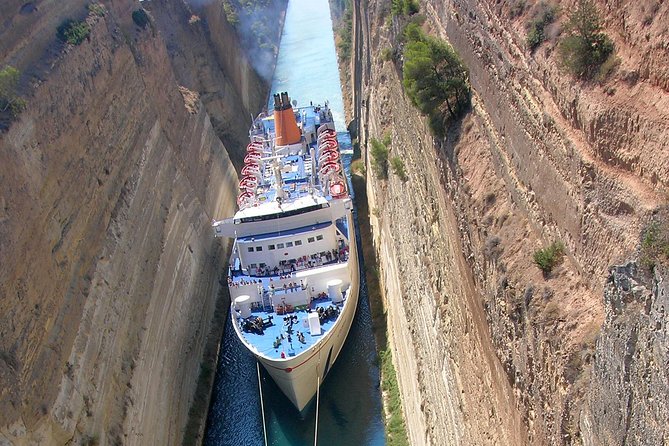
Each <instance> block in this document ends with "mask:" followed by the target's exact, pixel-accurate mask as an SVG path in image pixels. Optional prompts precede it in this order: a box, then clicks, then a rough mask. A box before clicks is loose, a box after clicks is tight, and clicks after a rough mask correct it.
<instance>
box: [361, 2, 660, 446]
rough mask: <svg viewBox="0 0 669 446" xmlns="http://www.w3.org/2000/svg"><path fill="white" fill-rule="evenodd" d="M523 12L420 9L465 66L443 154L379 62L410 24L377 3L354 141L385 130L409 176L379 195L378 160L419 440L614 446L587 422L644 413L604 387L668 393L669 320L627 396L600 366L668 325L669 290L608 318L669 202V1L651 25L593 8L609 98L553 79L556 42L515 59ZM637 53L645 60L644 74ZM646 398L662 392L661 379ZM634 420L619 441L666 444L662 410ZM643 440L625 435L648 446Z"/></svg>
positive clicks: (391, 70) (505, 6) (595, 88)
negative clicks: (646, 379)
mask: <svg viewBox="0 0 669 446" xmlns="http://www.w3.org/2000/svg"><path fill="white" fill-rule="evenodd" d="M518 3H522V5H523V7H524V8H525V9H524V12H521V15H520V16H518V15H517V14H516V15H512V14H510V10H511V9H512V7H513V6H514V5H513V4H509V3H504V2H501V3H500V2H497V3H493V2H486V1H474V2H459V1H454V2H439V1H424V2H421V12H422V13H424V14H425V16H426V18H427V21H426V23H425V25H424V27H425V28H426V29H428V30H429V31H430V32H431V33H432V34H434V35H437V36H440V37H442V38H445V39H447V40H449V41H450V42H451V44H452V45H453V46H454V48H455V49H456V50H457V51H458V52H459V53H460V55H461V56H462V58H463V59H464V61H465V63H466V65H467V66H468V67H469V70H470V77H471V84H472V87H473V89H474V97H473V109H472V112H471V113H470V114H469V115H468V116H467V117H465V118H464V119H463V120H461V121H460V122H458V123H456V124H455V125H453V126H452V128H451V129H450V131H449V135H448V137H447V138H445V139H444V140H443V141H441V140H436V141H435V140H434V139H433V137H432V136H431V135H430V133H429V131H428V129H427V126H426V125H425V122H424V119H423V118H422V117H421V116H420V115H419V114H418V112H417V111H416V110H415V109H414V108H413V106H412V105H411V104H410V102H409V100H408V99H407V98H406V96H405V95H404V93H403V91H402V90H403V89H402V84H401V76H402V74H401V69H402V67H401V59H398V60H395V61H384V60H382V59H381V57H378V55H381V54H382V52H383V50H384V49H386V48H393V47H395V48H398V47H399V44H398V36H399V34H400V33H401V29H402V26H403V24H404V23H406V21H405V20H406V19H402V18H399V17H396V18H389V16H390V11H389V6H388V5H387V3H386V2H381V1H370V2H368V3H367V4H366V5H362V6H361V5H357V6H359V8H358V10H357V11H356V14H354V19H355V20H354V22H355V23H354V34H355V54H356V57H355V58H356V67H355V69H354V70H353V74H354V82H353V84H354V88H355V91H354V94H353V101H354V114H355V115H356V119H357V120H358V121H359V122H360V131H361V138H360V139H361V145H369V140H370V138H372V137H376V138H378V139H381V137H382V136H383V135H384V134H389V135H390V137H391V139H392V144H391V145H390V155H389V157H395V156H398V157H400V159H401V160H402V162H403V164H404V166H405V169H406V171H407V174H408V177H409V180H408V181H406V182H403V181H402V180H401V178H400V177H399V176H397V175H394V174H393V173H392V172H391V173H390V177H389V179H388V180H387V181H385V180H379V179H378V178H376V177H375V176H374V174H373V170H372V166H371V160H370V159H369V157H368V159H367V172H368V173H367V177H368V196H369V199H370V209H375V210H374V211H373V212H372V214H373V216H372V224H373V225H374V227H375V234H376V245H377V250H378V251H379V252H380V255H379V259H381V265H380V267H381V270H382V272H383V274H382V276H383V277H384V278H385V284H386V298H387V299H388V301H389V308H390V309H389V319H390V321H391V327H392V331H393V332H392V333H391V336H392V338H393V345H394V352H395V356H394V357H395V360H396V361H397V363H398V374H399V380H400V384H401V388H402V392H403V396H404V400H405V415H406V417H407V419H408V423H407V425H408V427H409V430H410V436H411V438H412V443H413V444H435V445H436V444H477V445H479V444H523V443H525V442H528V443H531V444H563V443H566V444H572V443H575V444H579V443H581V442H583V443H587V444H609V443H607V442H606V441H604V443H600V441H603V440H598V439H603V438H616V439H620V438H623V437H625V436H626V435H627V431H626V432H622V433H620V432H615V433H611V436H610V437H607V435H608V434H606V435H605V432H609V430H611V429H612V424H613V423H612V422H611V421H610V420H609V419H607V417H606V416H604V415H603V413H602V411H601V410H600V409H595V408H600V407H602V406H601V404H602V402H604V401H606V404H607V406H606V407H607V408H609V409H610V410H613V411H617V413H620V411H622V410H624V407H625V401H633V400H634V401H636V400H635V399H634V398H632V399H629V398H627V399H626V397H624V396H623V395H622V394H618V395H615V394H612V393H611V392H607V391H604V390H603V389H605V388H611V389H615V390H616V391H619V392H622V391H623V389H627V390H625V392H627V393H625V394H630V390H629V389H633V388H635V387H642V384H641V383H640V382H639V381H635V379H638V378H639V377H640V376H642V375H643V373H644V371H645V373H651V374H652V373H660V377H659V378H658V379H659V382H660V383H661V382H663V381H662V380H663V379H665V378H663V376H665V375H663V374H662V373H661V370H660V368H659V367H658V366H654V365H649V366H647V365H648V364H662V363H663V361H665V360H666V358H664V359H663V356H662V353H661V350H652V349H651V350H649V348H651V347H649V346H653V345H664V344H662V342H664V341H663V340H662V339H663V338H662V337H661V335H660V333H662V330H664V328H663V327H664V326H665V325H666V324H665V325H662V324H660V326H659V327H660V328H658V329H657V332H656V333H648V334H647V335H645V336H647V337H646V338H644V342H643V343H639V350H638V351H637V350H634V349H632V351H633V352H634V354H631V355H630V356H629V361H631V363H633V364H636V365H633V366H632V368H633V369H634V370H638V371H639V372H638V373H637V372H636V371H635V372H633V373H630V374H627V375H625V376H626V378H625V381H624V382H618V381H617V379H618V377H616V374H615V373H614V372H613V371H611V370H609V371H605V370H603V368H604V367H613V369H614V370H620V367H621V364H620V363H619V362H616V360H615V359H614V356H611V355H610V354H607V355H605V356H603V355H602V353H603V352H604V351H606V349H607V347H606V346H607V345H612V344H615V345H620V343H622V345H625V342H627V341H629V342H631V343H634V341H633V339H634V336H636V334H635V333H636V329H635V328H633V327H635V325H634V324H635V323H637V322H633V321H636V320H638V319H639V318H640V320H644V319H643V318H644V317H651V318H657V316H648V315H649V314H650V313H649V312H650V311H651V310H650V308H655V307H654V305H656V304H655V303H651V302H655V301H656V300H657V301H658V302H660V301H661V300H662V297H661V295H662V293H659V294H658V296H660V297H656V298H653V299H649V300H648V301H647V302H648V304H647V306H646V307H647V308H648V310H647V311H645V312H642V313H641V314H637V313H638V308H637V307H635V306H631V307H630V308H629V309H627V310H623V311H629V312H630V313H629V314H628V315H627V316H625V318H626V319H627V318H629V319H630V321H631V322H629V324H628V325H626V326H622V325H621V324H619V323H614V321H613V319H612V318H611V317H608V316H606V315H609V314H610V312H611V311H613V310H612V308H614V307H615V305H613V304H612V303H611V302H613V301H614V300H615V299H610V298H607V299H606V300H605V299H603V298H602V295H603V291H604V284H605V283H606V281H607V276H608V269H609V266H610V265H611V264H613V263H615V262H620V261H622V260H624V259H627V258H630V257H632V256H634V250H635V248H636V246H637V245H638V241H639V237H640V232H641V230H642V228H643V226H644V225H645V224H646V222H647V221H648V219H649V218H650V216H651V215H652V214H653V212H654V210H655V209H657V208H658V207H660V206H662V205H663V204H664V203H666V193H667V187H668V186H669V184H668V182H667V181H668V180H669V177H667V172H669V170H667V163H668V162H669V158H668V157H667V156H666V153H667V144H668V143H667V135H669V116H668V115H667V110H669V108H668V107H666V105H667V101H668V100H669V95H667V91H666V86H665V83H664V81H663V79H665V78H666V65H665V64H662V63H657V62H655V61H657V60H663V59H662V58H664V57H666V48H664V47H663V46H662V45H660V44H659V43H658V42H660V41H661V39H662V36H664V33H666V32H667V31H666V29H663V28H662V26H661V24H660V23H659V22H658V20H660V19H661V17H665V16H666V14H667V11H666V10H667V8H666V5H659V6H658V7H657V8H654V11H655V12H654V15H653V16H652V17H655V19H652V17H651V20H650V25H644V26H641V25H638V24H634V25H631V24H630V23H627V22H625V20H622V19H620V17H618V16H617V15H616V14H617V13H614V12H611V13H609V12H607V11H608V10H607V9H605V8H604V7H602V8H601V10H602V12H603V13H605V14H606V15H605V19H606V20H605V22H606V24H607V26H608V28H607V29H608V30H609V32H610V34H611V35H613V38H614V40H615V42H616V45H617V47H618V55H619V57H620V59H621V62H620V66H619V68H618V69H617V71H615V72H614V74H613V76H612V77H610V78H609V79H608V80H607V81H606V82H605V83H603V84H601V85H598V84H588V83H580V82H575V81H574V80H573V79H572V78H571V77H570V76H568V75H567V74H565V73H563V72H561V71H560V70H559V68H558V67H557V65H558V64H557V63H556V59H555V57H556V56H555V51H554V50H555V40H554V39H553V40H550V41H549V42H548V43H546V44H544V45H543V46H542V47H540V49H539V50H538V51H537V52H536V53H535V54H534V55H532V54H531V53H530V52H529V51H527V50H526V49H525V48H524V39H525V35H524V34H525V26H524V22H523V21H524V20H526V18H527V17H529V16H530V15H531V7H532V5H527V4H526V3H525V2H518ZM561 6H562V8H563V10H567V9H568V8H570V7H571V5H570V4H566V3H565V4H562V5H561ZM651 7H652V5H645V6H643V8H645V9H646V10H647V11H648V10H650V9H653V8H651ZM621 8H623V9H625V8H626V6H625V7H622V6H621ZM635 8H637V6H635ZM613 10H614V8H611V11H613ZM625 10H626V9H625ZM403 20H404V21H403ZM621 20H622V21H623V22H624V23H626V25H625V24H623V25H621V24H620V22H621ZM623 26H624V30H625V32H626V33H627V34H625V33H623V32H622V31H621V29H623V28H620V27H623ZM639 28H641V29H639ZM618 33H620V34H618ZM640 33H643V35H647V36H648V37H647V38H646V37H644V38H638V37H639V35H640ZM644 41H645V42H644ZM640 54H651V55H652V58H650V61H649V60H647V59H644V61H643V62H641V60H640V58H639V55H640ZM632 55H633V56H632ZM628 56H629V57H628ZM553 240H560V241H562V242H563V243H564V244H565V245H566V247H567V256H566V258H565V260H564V262H563V263H562V264H561V265H559V266H558V267H557V268H556V269H555V270H554V271H553V272H552V273H551V274H550V275H549V277H547V278H545V277H543V276H542V274H541V272H540V271H539V270H538V269H537V268H536V267H535V266H534V265H533V261H532V256H533V252H534V251H535V250H536V249H538V248H540V247H542V246H546V245H547V244H548V243H550V242H551V241H553ZM657 280H659V281H660V282H661V278H660V279H657ZM646 288H647V289H648V290H650V289H652V288H653V282H652V281H651V280H648V279H646ZM612 292H613V291H609V293H612ZM616 311H617V310H616ZM635 312H637V313H635ZM634 314H637V315H636V316H634ZM605 320H606V321H608V322H606V324H605V326H604V328H601V327H602V324H603V323H604V322H605ZM637 326H639V325H637ZM598 336H599V340H598ZM658 343H659V344H658ZM630 345H631V344H630ZM634 345H636V344H634ZM654 348H656V349H657V347H654ZM649 358H652V359H649ZM637 361H641V362H640V363H638V364H637ZM593 362H594V364H595V365H594V371H593ZM622 367H623V369H625V368H629V367H630V363H629V362H628V363H627V364H626V365H622ZM416 376H418V377H419V380H418V381H416V379H415V377H416ZM644 388H652V389H653V392H659V393H660V394H663V395H665V396H666V395H667V392H669V389H668V388H667V387H663V386H662V385H658V384H657V383H654V384H652V385H648V386H646V387H644ZM631 394H634V395H635V398H636V397H639V394H638V393H635V392H633V391H632V392H631ZM641 407H645V406H643V405H640V406H638V407H635V408H634V410H633V411H632V412H630V414H629V415H624V414H621V416H620V419H625V420H630V423H631V424H630V425H629V426H627V427H626V428H625V429H628V430H631V429H633V425H635V426H636V427H634V429H637V431H638V432H643V431H644V429H645V430H647V431H648V432H647V434H648V435H649V438H666V436H667V435H669V433H668V432H667V430H666V428H665V427H663V424H662V422H661V420H663V419H666V416H667V412H666V407H664V405H659V406H658V405H655V406H652V407H653V409H654V410H653V411H647V412H645V415H644V411H643V409H640V408H641ZM609 417H610V413H609ZM625 429H623V430H625ZM640 438H641V437H640V436H639V435H638V433H635V434H634V435H630V436H629V437H628V440H629V441H632V440H634V441H632V443H633V444H643V441H641V440H640ZM610 444H617V443H616V442H613V443H610Z"/></svg>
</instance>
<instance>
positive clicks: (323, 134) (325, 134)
mask: <svg viewBox="0 0 669 446" xmlns="http://www.w3.org/2000/svg"><path fill="white" fill-rule="evenodd" d="M336 135H337V132H335V131H334V130H333V129H325V130H323V131H322V132H321V133H319V134H318V140H319V141H320V140H321V139H323V138H326V137H328V136H336Z"/></svg>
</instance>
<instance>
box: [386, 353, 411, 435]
mask: <svg viewBox="0 0 669 446" xmlns="http://www.w3.org/2000/svg"><path fill="white" fill-rule="evenodd" d="M379 358H380V360H381V376H382V382H381V389H382V390H383V393H384V398H385V399H386V402H387V405H388V406H387V410H388V415H387V417H386V440H387V441H388V446H408V445H409V440H408V439H407V433H406V426H405V425H404V416H403V415H402V398H401V396H400V389H399V386H398V383H397V374H396V373H395V367H394V366H393V357H392V353H391V351H390V348H388V349H386V350H382V351H380V352H379Z"/></svg>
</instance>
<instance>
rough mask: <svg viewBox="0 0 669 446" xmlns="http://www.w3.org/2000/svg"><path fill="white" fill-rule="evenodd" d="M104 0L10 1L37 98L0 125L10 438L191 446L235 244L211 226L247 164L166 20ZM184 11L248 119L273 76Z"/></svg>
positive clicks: (25, 82) (4, 372)
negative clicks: (221, 55)
mask: <svg viewBox="0 0 669 446" xmlns="http://www.w3.org/2000/svg"><path fill="white" fill-rule="evenodd" d="M162 3H163V4H162V5H161V6H162V7H163V8H164V11H163V12H164V13H165V14H168V13H174V14H175V16H174V17H177V13H176V12H178V11H180V10H181V9H180V8H184V5H183V4H181V3H180V2H171V1H166V2H162ZM154 6H157V5H154ZM105 7H106V14H104V15H96V14H90V13H89V12H88V11H87V9H86V6H85V3H84V2H76V1H68V2H64V3H63V2H56V3H49V2H46V3H45V2H40V3H38V4H37V7H36V9H31V8H28V9H30V11H29V13H28V12H26V11H27V9H26V8H25V7H24V6H22V4H21V2H19V3H17V2H9V3H8V4H5V5H3V24H2V25H0V42H2V43H1V44H0V60H2V63H3V64H6V63H7V64H9V63H11V64H13V65H15V66H16V67H17V68H19V69H20V70H21V71H22V73H23V75H22V84H21V93H22V94H23V95H24V97H25V98H26V99H27V108H26V110H25V111H24V112H23V113H21V114H20V116H19V117H18V119H17V120H16V121H15V122H13V123H12V125H11V127H10V128H9V130H8V131H6V132H3V133H1V134H0V146H1V150H0V184H1V188H0V204H1V205H2V211H0V264H1V265H2V267H1V268H0V444H49V445H51V444H121V443H123V444H142V445H143V444H180V443H181V441H182V439H183V435H184V428H185V425H186V420H187V416H188V411H189V408H190V406H191V403H192V399H193V394H194V391H195V387H196V383H197V379H198V376H199V373H200V362H201V358H202V353H203V348H204V344H205V341H206V338H207V336H208V335H209V333H210V330H211V328H212V327H211V319H212V315H213V312H214V307H215V304H216V301H217V296H218V294H219V293H218V291H219V278H220V274H221V269H222V266H223V264H224V262H225V259H226V257H227V254H226V248H225V247H224V246H222V245H221V244H220V242H219V241H217V240H214V238H213V233H212V230H211V227H210V224H211V220H212V218H222V217H223V216H226V215H230V214H232V213H233V212H234V209H235V196H236V182H237V174H236V172H235V169H234V166H233V164H232V163H231V161H230V157H229V155H228V150H227V149H226V147H225V146H224V145H223V143H221V140H220V139H219V136H218V135H217V132H216V131H215V129H214V126H212V122H211V119H210V115H209V114H208V113H207V112H206V110H205V107H204V106H203V105H202V102H201V101H200V100H199V97H201V96H202V91H201V90H200V89H199V88H200V87H203V85H204V84H202V83H201V82H200V83H198V82H196V81H192V82H191V83H189V82H188V81H189V80H193V79H195V80H197V79H201V78H198V76H197V75H195V74H192V73H188V72H187V70H186V67H184V66H183V65H179V60H177V59H175V58H173V57H172V58H171V57H170V51H169V48H168V46H167V45H166V41H168V40H169V39H165V38H164V33H165V32H166V31H167V30H166V28H167V23H168V22H167V20H166V19H164V18H163V17H162V16H161V20H157V19H156V17H153V16H152V14H151V13H149V16H151V22H150V24H149V25H147V26H146V28H141V27H139V26H137V25H136V24H135V23H133V20H132V18H131V13H132V11H133V10H134V9H136V8H138V7H139V4H137V3H133V2H130V1H121V2H113V3H112V4H109V3H105ZM175 11H176V12H175ZM5 18H6V19H7V20H5ZM66 18H76V19H80V18H85V19H86V20H87V21H88V23H89V25H90V26H91V33H90V35H89V36H88V37H87V38H86V39H84V41H83V42H82V43H81V44H80V45H77V46H72V45H66V44H64V43H62V42H59V41H57V40H56V27H57V26H58V25H59V24H60V23H61V22H62V21H63V20H65V19H66ZM179 18H180V19H183V20H182V21H179V22H174V23H172V24H171V27H169V31H170V32H174V33H181V35H186V34H187V31H188V32H191V33H192V34H193V35H195V36H199V37H198V39H200V40H197V39H195V38H194V39H195V41H194V43H192V44H193V45H197V44H199V43H201V42H204V43H202V46H205V45H208V44H210V41H213V40H216V41H217V43H218V45H220V47H221V48H226V51H227V53H226V55H225V57H226V58H227V59H226V60H225V61H220V60H218V61H217V62H216V65H217V67H218V68H217V69H218V72H217V77H216V78H213V79H209V83H208V84H206V85H208V86H210V87H212V88H213V87H216V88H218V91H226V94H225V95H220V94H219V95H218V97H217V100H216V106H217V107H218V108H219V110H221V113H220V116H221V117H222V118H221V119H225V117H226V116H234V117H235V121H234V122H235V123H237V121H241V120H243V121H245V122H248V120H247V117H248V116H249V115H250V114H251V113H255V112H257V111H258V108H259V107H260V106H261V104H262V103H263V102H264V98H265V91H264V90H263V88H266V87H263V84H262V83H260V82H259V78H258V76H257V75H256V74H255V73H254V72H253V71H252V69H250V68H249V67H248V62H247V61H246V60H245V57H244V55H243V54H240V53H239V52H238V47H237V46H235V45H234V39H232V37H231V36H232V35H234V32H232V31H229V30H227V31H226V32H223V31H222V29H223V26H224V25H223V24H219V25H220V26H219V25H217V26H214V25H213V24H211V25H210V26H209V28H204V27H203V26H204V25H203V24H202V23H201V21H199V22H198V21H194V22H193V23H190V22H189V21H188V17H187V16H186V17H179ZM221 33H222V34H221ZM226 33H232V34H226ZM226 36H227V37H230V39H232V40H231V41H230V42H227V43H226V42H225V39H226ZM184 44H187V42H186V41H184ZM208 51H209V53H207V51H205V49H204V48H202V49H201V51H200V53H199V55H200V57H201V56H202V53H207V54H214V55H215V53H216V51H215V50H211V49H209V50H208ZM196 56H197V55H196ZM203 63H204V62H202V61H201V60H200V64H203ZM212 63H213V62H212ZM232 66H234V67H235V69H234V71H232V70H231V71H229V72H226V71H225V68H229V67H232ZM175 67H180V69H176V68H175ZM221 68H222V69H221ZM194 69H195V67H194ZM202 76H204V74H203V75H202ZM186 87H188V88H186ZM245 132H246V128H245V127H244V129H243V131H242V133H245ZM229 141H232V142H234V141H235V138H234V137H231V138H230V140H229ZM228 148H230V147H228ZM232 149H233V150H232V151H234V150H240V149H243V146H242V147H232ZM219 330H220V328H219Z"/></svg>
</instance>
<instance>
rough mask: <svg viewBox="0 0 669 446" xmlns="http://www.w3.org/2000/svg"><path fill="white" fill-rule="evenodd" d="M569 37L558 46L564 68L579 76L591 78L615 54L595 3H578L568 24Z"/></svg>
mask: <svg viewBox="0 0 669 446" xmlns="http://www.w3.org/2000/svg"><path fill="white" fill-rule="evenodd" d="M565 30H566V31H567V37H565V38H564V39H563V40H562V42H561V43H560V46H559V54H560V58H561V59H562V63H563V64H564V66H565V67H566V68H567V69H568V70H569V71H570V72H571V73H572V74H573V75H575V76H576V77H578V78H581V79H590V78H592V77H593V76H594V75H595V74H596V73H597V72H598V71H599V68H600V66H601V65H602V64H603V63H604V62H606V60H607V59H608V58H609V57H611V55H612V54H613V49H614V47H613V42H612V41H611V39H610V38H609V37H608V36H607V35H606V34H604V33H603V32H602V24H601V19H600V17H599V14H598V13H597V7H596V6H595V4H594V2H593V1H592V0H579V2H578V6H577V8H576V9H575V10H574V12H572V13H571V14H570V16H569V20H568V21H567V24H566V25H565Z"/></svg>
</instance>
